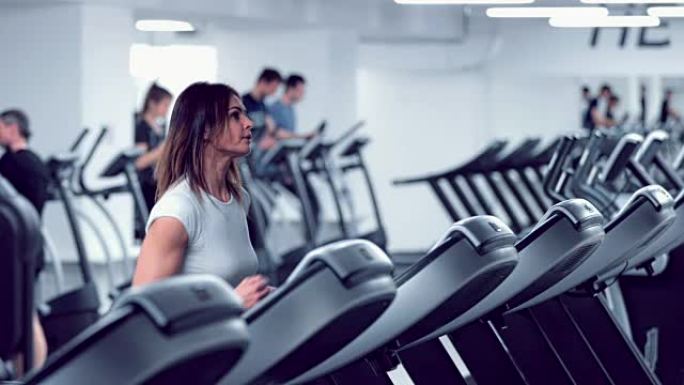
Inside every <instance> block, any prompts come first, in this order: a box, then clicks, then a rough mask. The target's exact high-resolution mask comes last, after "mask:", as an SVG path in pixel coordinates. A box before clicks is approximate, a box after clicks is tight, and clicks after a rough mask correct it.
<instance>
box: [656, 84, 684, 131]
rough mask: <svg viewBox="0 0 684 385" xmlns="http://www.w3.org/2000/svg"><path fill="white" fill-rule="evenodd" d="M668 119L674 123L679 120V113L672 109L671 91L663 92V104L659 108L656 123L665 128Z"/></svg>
mask: <svg viewBox="0 0 684 385" xmlns="http://www.w3.org/2000/svg"><path fill="white" fill-rule="evenodd" d="M670 119H673V120H675V121H677V122H678V121H679V120H680V116H679V112H677V111H676V110H675V109H674V108H672V90H669V89H668V90H665V95H664V97H663V104H662V105H661V107H660V117H659V118H658V122H660V125H661V126H665V125H666V124H667V123H668V121H670Z"/></svg>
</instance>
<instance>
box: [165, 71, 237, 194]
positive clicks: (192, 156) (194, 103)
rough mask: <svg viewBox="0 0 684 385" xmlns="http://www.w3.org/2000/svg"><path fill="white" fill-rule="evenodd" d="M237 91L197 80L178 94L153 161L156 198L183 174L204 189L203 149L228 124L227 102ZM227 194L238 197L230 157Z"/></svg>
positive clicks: (234, 164)
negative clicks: (163, 137)
mask: <svg viewBox="0 0 684 385" xmlns="http://www.w3.org/2000/svg"><path fill="white" fill-rule="evenodd" d="M232 97H237V98H240V95H239V94H238V93H237V91H235V90H234V89H233V88H231V87H230V86H228V85H225V84H212V83H206V82H199V83H194V84H192V85H190V86H189V87H188V88H186V89H185V90H184V91H183V92H181V94H180V95H179V96H178V99H177V100H176V104H175V105H174V107H173V112H172V113H171V122H170V124H169V134H168V137H167V139H166V143H165V144H164V149H163V150H162V155H161V159H160V160H159V163H158V164H157V171H156V173H157V199H159V197H161V196H162V195H163V194H164V193H165V192H166V191H167V190H168V189H169V188H170V187H171V186H172V185H173V184H174V183H176V182H178V181H180V180H181V179H183V178H187V179H188V182H189V183H190V188H191V189H192V191H193V192H195V193H196V194H199V193H200V190H202V191H208V185H207V181H206V179H205V178H204V172H203V170H204V157H203V154H204V149H205V147H206V146H207V144H208V141H207V140H206V139H205V138H209V140H213V138H215V137H216V135H218V134H219V133H220V132H221V131H222V130H223V129H224V128H225V127H227V126H228V121H229V118H230V116H229V113H228V106H229V104H230V99H231V98H232ZM225 182H226V187H227V188H228V191H229V192H230V194H231V195H232V196H234V197H236V198H237V199H238V201H241V199H242V194H241V192H242V180H241V178H240V172H239V168H238V165H237V160H233V162H232V163H231V165H230V166H229V167H228V171H227V173H226V176H225Z"/></svg>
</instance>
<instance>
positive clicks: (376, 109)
mask: <svg viewBox="0 0 684 385" xmlns="http://www.w3.org/2000/svg"><path fill="white" fill-rule="evenodd" d="M358 87H359V99H358V106H359V107H358V108H359V115H360V116H362V117H363V118H365V119H366V120H367V121H368V125H367V127H366V129H365V132H366V133H367V134H368V135H369V136H370V137H371V139H373V141H372V143H371V145H370V146H369V148H368V150H367V160H368V166H369V168H370V172H371V174H372V176H373V177H374V182H375V186H376V188H377V193H378V196H379V198H380V206H381V207H380V208H381V211H382V213H383V216H384V219H385V224H386V226H387V230H388V232H389V238H390V247H391V248H392V249H393V250H416V249H426V248H428V247H430V246H431V243H432V242H434V241H435V240H437V238H439V237H440V236H441V235H442V233H443V232H444V231H445V230H446V229H447V227H448V226H449V225H450V224H451V220H450V218H448V217H447V215H446V214H445V212H444V210H443V209H442V208H441V207H440V206H439V205H438V203H437V200H436V199H435V197H434V196H433V195H432V192H431V191H430V190H429V188H428V187H426V186H419V187H397V186H393V185H392V180H394V179H396V178H400V177H408V176H414V175H421V174H425V173H427V172H434V171H439V170H444V169H446V168H448V167H451V166H453V165H457V164H458V163H459V162H462V161H464V160H466V159H467V158H468V157H469V156H470V155H471V154H472V153H473V151H476V149H478V148H480V147H482V146H483V145H484V144H485V143H486V138H487V137H488V134H487V132H486V127H485V121H484V119H483V117H484V114H485V112H486V110H485V108H484V105H485V103H484V101H485V93H484V78H483V77H482V76H481V75H480V74H477V73H467V74H463V73H450V72H421V71H412V72H409V71H388V70H384V71H377V70H372V69H368V70H362V71H360V72H359V77H358ZM366 212H369V211H368V209H366Z"/></svg>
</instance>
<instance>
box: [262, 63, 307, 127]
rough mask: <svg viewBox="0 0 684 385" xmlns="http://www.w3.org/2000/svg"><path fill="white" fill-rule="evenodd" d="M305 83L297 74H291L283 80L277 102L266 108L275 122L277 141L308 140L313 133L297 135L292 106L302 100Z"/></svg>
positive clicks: (295, 119) (295, 118)
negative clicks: (282, 86)
mask: <svg viewBox="0 0 684 385" xmlns="http://www.w3.org/2000/svg"><path fill="white" fill-rule="evenodd" d="M305 88H306V81H305V80H304V77H303V76H301V75H298V74H292V75H290V76H288V78H287V80H285V92H284V93H283V96H282V97H281V98H280V100H278V101H277V102H275V103H273V104H271V105H270V106H269V108H268V112H269V115H270V116H271V117H272V118H273V120H274V121H275V125H276V127H277V135H276V136H277V138H278V139H289V138H309V137H311V136H312V135H313V133H308V134H297V133H296V131H297V117H296V114H295V110H294V105H295V104H297V103H299V102H300V101H301V100H302V99H303V98H304V92H305Z"/></svg>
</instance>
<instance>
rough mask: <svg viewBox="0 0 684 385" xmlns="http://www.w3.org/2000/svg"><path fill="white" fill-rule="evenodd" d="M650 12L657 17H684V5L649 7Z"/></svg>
mask: <svg viewBox="0 0 684 385" xmlns="http://www.w3.org/2000/svg"><path fill="white" fill-rule="evenodd" d="M647 12H648V14H649V15H651V16H657V17H684V7H681V6H680V7H649V8H648V11H647Z"/></svg>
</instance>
